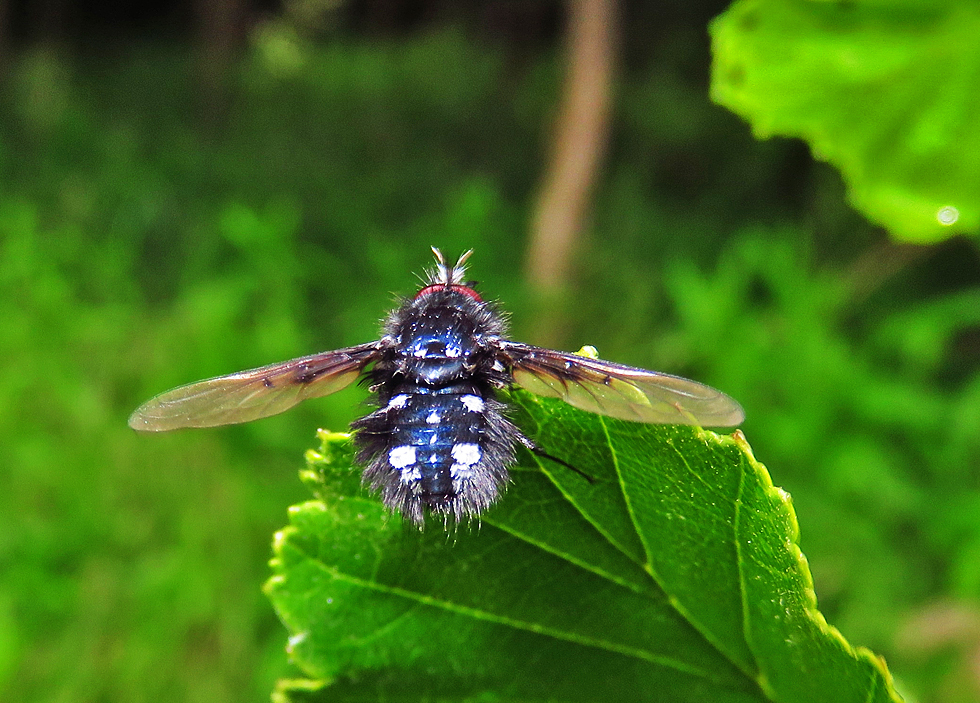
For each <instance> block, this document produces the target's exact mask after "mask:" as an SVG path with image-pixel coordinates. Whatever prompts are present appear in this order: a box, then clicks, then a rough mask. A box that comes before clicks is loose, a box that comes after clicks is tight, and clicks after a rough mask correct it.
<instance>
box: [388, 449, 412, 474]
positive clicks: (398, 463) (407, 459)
mask: <svg viewBox="0 0 980 703" xmlns="http://www.w3.org/2000/svg"><path fill="white" fill-rule="evenodd" d="M388 463H389V464H391V465H392V467H393V468H396V469H404V468H405V467H406V466H411V465H412V464H414V463H415V447H410V446H408V445H407V444H405V445H402V446H400V447H394V448H392V450H391V451H390V452H388Z"/></svg>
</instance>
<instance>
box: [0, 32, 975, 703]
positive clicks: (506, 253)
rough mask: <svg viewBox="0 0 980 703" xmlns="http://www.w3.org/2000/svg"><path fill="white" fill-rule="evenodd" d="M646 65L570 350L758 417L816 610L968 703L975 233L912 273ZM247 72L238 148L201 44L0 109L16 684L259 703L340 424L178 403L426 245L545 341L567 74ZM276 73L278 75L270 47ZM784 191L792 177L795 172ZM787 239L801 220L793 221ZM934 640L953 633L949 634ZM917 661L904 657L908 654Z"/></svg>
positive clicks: (333, 48) (4, 597) (60, 693)
mask: <svg viewBox="0 0 980 703" xmlns="http://www.w3.org/2000/svg"><path fill="white" fill-rule="evenodd" d="M696 51H697V47H696V46H693V45H691V44H690V43H686V42H685V41H678V42H676V43H670V42H667V43H666V44H664V45H658V46H655V47H652V48H651V59H650V63H649V67H644V68H642V69H637V70H636V71H633V72H630V73H627V74H626V75H624V76H623V78H622V81H621V83H620V85H619V86H618V88H619V91H618V95H619V102H618V108H617V110H618V111H617V114H616V119H615V129H614V133H613V135H612V148H611V153H610V160H609V163H608V166H607V169H606V171H605V173H604V175H603V180H602V183H601V184H600V187H599V189H598V192H597V200H596V205H595V208H594V215H593V226H592V234H591V236H590V238H589V239H588V241H587V242H586V243H585V245H584V248H583V251H582V252H581V255H582V256H581V259H580V265H579V275H578V278H577V280H576V281H574V282H573V284H572V285H571V286H570V287H569V299H568V309H569V310H572V311H574V315H573V316H571V317H569V319H568V322H567V325H566V329H565V337H566V340H567V345H566V346H567V348H569V349H576V348H578V347H579V346H580V345H581V344H583V343H592V344H595V345H596V346H598V348H599V350H600V352H601V353H602V355H603V357H604V358H609V359H614V360H617V361H622V362H626V363H635V364H638V365H642V366H646V367H650V368H659V369H663V370H667V371H671V372H675V373H683V374H686V375H690V376H693V377H695V378H697V379H698V380H702V381H705V382H708V383H711V384H712V385H716V386H718V387H721V388H723V389H724V390H725V391H727V392H729V393H730V394H732V395H734V396H735V397H737V398H738V399H739V400H741V401H742V402H743V404H744V405H745V407H746V409H747V412H748V417H749V419H748V421H747V422H746V424H745V432H746V434H747V436H748V438H749V440H750V441H751V443H752V445H753V447H754V449H755V451H756V454H757V456H758V457H759V459H760V460H761V461H763V462H764V463H765V464H767V465H768V466H769V469H770V471H771V473H772V476H773V480H774V481H775V483H776V484H777V485H781V486H783V487H785V488H787V489H789V490H790V492H791V493H792V494H793V497H794V501H795V505H796V508H797V513H798V515H799V520H800V525H801V531H802V546H803V549H804V551H805V553H806V554H807V556H808V558H809V560H810V564H811V568H812V570H813V573H814V577H815V581H816V590H817V595H818V597H819V598H820V599H821V601H820V605H821V610H822V612H823V613H824V614H825V615H826V616H827V617H828V620H829V621H830V622H831V623H832V624H834V625H837V626H838V627H840V629H841V630H842V631H843V633H844V634H845V635H846V636H847V637H848V639H849V640H850V641H851V642H852V643H854V644H856V645H866V646H869V647H871V648H872V649H873V650H875V651H876V652H878V653H881V654H883V655H884V656H885V657H886V658H887V659H888V661H889V665H890V668H891V670H892V671H893V673H894V674H895V675H896V678H897V679H898V681H899V683H900V684H902V685H903V686H904V687H906V688H907V690H909V691H911V692H913V693H915V694H916V696H917V697H918V698H919V699H920V700H927V701H929V700H935V701H944V702H945V701H950V702H953V701H968V700H974V699H975V698H976V696H977V689H976V688H975V687H976V685H977V682H976V679H975V678H972V676H973V675H972V674H971V673H970V669H969V666H968V662H969V657H970V656H971V654H972V652H974V651H975V650H976V648H977V647H980V632H977V631H974V630H971V629H970V628H969V627H966V628H965V629H964V628H961V631H959V634H957V635H956V636H955V637H946V638H943V637H942V636H939V637H933V640H929V636H930V633H929V631H928V628H926V626H925V625H924V624H923V621H922V620H921V618H919V615H920V614H921V613H923V612H925V611H926V610H927V609H928V608H929V607H933V606H935V605H936V604H940V605H941V604H943V603H949V602H954V603H957V604H958V605H957V607H958V608H959V610H958V611H957V612H962V611H964V610H965V611H966V612H976V610H977V609H978V607H977V603H978V600H980V560H978V559H977V558H976V555H977V554H980V505H978V499H977V495H978V493H977V490H978V488H980V486H978V483H980V472H978V470H977V466H978V453H980V452H978V449H980V447H978V441H980V440H978V433H977V432H976V427H977V426H978V420H980V376H978V373H977V370H978V360H980V354H978V352H977V349H976V344H975V340H976V336H975V331H976V329H977V319H976V317H977V314H976V311H977V310H978V309H980V306H978V305H977V303H978V302H980V300H978V296H980V292H978V287H977V285H978V280H980V275H978V272H980V266H978V265H977V256H976V251H975V250H974V248H973V247H972V245H968V244H963V243H954V244H952V245H949V246H947V247H945V248H942V249H937V250H934V251H933V250H921V251H916V252H912V253H909V252H907V251H906V250H898V249H896V248H895V247H894V246H893V245H891V244H890V243H889V242H888V240H887V237H886V236H885V235H884V234H883V233H881V232H877V231H875V230H873V229H871V228H870V227H868V226H867V225H866V224H864V223H863V222H862V221H861V220H860V219H859V218H858V217H857V216H856V215H855V214H854V213H853V212H851V211H850V210H849V208H848V207H847V206H846V205H845V204H844V200H843V189H842V187H841V184H840V183H839V182H838V180H837V179H836V177H835V176H834V174H833V173H832V172H830V170H829V169H827V168H823V167H815V168H812V169H803V170H802V171H801V170H800V169H799V168H798V167H797V164H799V162H800V153H801V150H800V148H799V146H797V145H794V144H789V143H784V142H767V143H762V144H756V143H754V142H753V141H752V139H751V137H750V136H749V135H748V134H747V130H746V129H745V128H744V127H743V126H742V125H741V124H740V123H739V121H738V120H737V119H736V118H734V117H732V116H730V115H728V114H726V113H725V112H724V111H723V110H721V109H719V108H717V107H714V106H711V105H710V103H709V102H708V101H707V98H706V96H705V92H706V90H705V88H704V86H703V85H701V84H700V83H698V81H697V80H696V79H695V80H692V79H691V78H690V76H689V75H688V73H687V71H686V69H685V68H684V66H685V63H684V62H685V61H689V60H690V58H691V55H692V53H694V52H696ZM278 55H279V54H277V53H275V52H271V53H270V52H268V51H265V52H263V51H256V52H254V53H253V55H252V56H251V57H250V58H249V60H248V61H247V62H246V63H245V64H243V65H242V67H241V71H240V74H238V76H237V78H236V81H235V89H234V91H233V100H232V102H231V104H230V107H229V110H228V113H227V115H226V116H225V119H224V121H222V122H221V125H220V127H218V126H215V125H211V126H210V127H208V126H202V125H200V124H199V123H198V121H197V120H196V119H195V115H196V111H195V105H196V104H197V103H196V100H197V98H196V96H195V93H194V89H193V84H192V83H191V80H190V77H191V76H192V75H193V71H192V66H191V64H190V63H189V59H188V57H187V55H185V54H184V53H183V52H182V51H179V50H175V49H173V48H170V47H166V46H152V45H140V46H138V47H135V48H133V49H132V50H131V51H128V52H127V51H121V50H114V51H106V52H105V53H104V54H102V55H88V56H85V57H80V58H77V59H75V60H73V61H71V62H68V61H64V60H61V59H59V58H58V56H56V55H54V54H50V53H33V54H27V55H25V56H24V57H23V58H22V59H21V60H20V61H19V62H18V64H17V65H16V66H15V67H14V70H13V74H12V75H11V77H10V79H9V80H10V87H11V90H10V91H9V98H8V100H6V101H4V102H3V103H2V105H0V134H2V135H3V139H2V140H0V193H2V197H0V320H2V324H0V355H2V358H3V359H4V364H3V366H2V370H0V446H3V447H4V449H5V456H6V460H5V461H4V462H3V464H2V466H3V469H2V474H0V476H2V480H3V484H4V485H5V487H6V488H5V490H4V491H3V492H0V534H2V535H3V536H2V538H0V539H2V542H0V544H2V547H0V563H2V567H3V568H2V569H0V697H2V698H3V699H4V700H23V701H27V700H32V701H54V700H72V701H90V700H91V701H94V700H126V701H142V700H147V701H164V700H190V701H194V700H202V701H203V700H207V701H219V702H220V701H242V700H266V699H267V696H268V692H269V691H270V690H271V689H272V687H273V682H274V681H275V680H276V679H277V678H278V677H280V676H283V675H285V674H286V673H287V671H288V669H287V665H286V659H285V655H284V653H283V646H284V640H285V632H284V630H283V629H282V627H281V626H280V625H279V623H278V622H277V621H276V619H275V617H274V615H273V614H272V611H271V608H270V606H269V604H268V602H267V601H266V600H265V599H264V597H263V596H262V595H261V592H260V586H261V584H262V582H263V581H264V580H265V578H266V576H267V575H268V571H267V568H266V564H265V562H266V559H267V557H268V556H269V554H270V550H269V538H270V535H271V534H272V532H273V531H274V530H275V529H276V528H278V527H279V526H281V525H282V524H283V523H284V521H285V509H286V506H288V505H290V504H292V503H296V502H299V501H301V500H304V499H305V498H306V497H308V492H307V491H306V490H305V489H304V487H303V486H302V485H301V484H300V482H299V481H298V480H297V479H296V469H298V468H299V466H300V465H301V463H302V451H303V449H305V448H306V447H308V446H310V445H311V444H312V443H313V441H314V440H313V432H314V430H315V429H316V428H317V427H318V426H322V427H329V428H334V429H341V428H344V427H345V426H346V424H347V422H349V420H350V419H351V418H352V417H354V416H355V415H356V414H357V413H358V412H360V411H361V408H359V407H358V402H359V400H360V399H361V398H362V397H363V391H361V390H359V389H350V390H348V391H344V392H343V393H341V394H338V395H337V396H336V397H332V398H329V399H325V400H322V401H315V402H310V403H307V404H305V405H304V406H302V407H300V408H297V409H296V410H295V411H293V412H291V413H289V414H288V415H285V416H281V417H277V418H273V419H269V420H265V421H262V422H258V423H252V424H249V425H246V426H242V427H233V428H226V429H220V430H213V431H206V432H186V433H178V434H174V435H169V436H152V437H146V436H137V435H135V434H134V433H132V432H131V431H130V430H129V429H128V428H127V427H126V424H125V421H126V416H127V414H128V413H129V411H131V410H132V409H133V408H134V407H135V406H136V405H137V404H138V403H139V402H141V401H142V400H145V399H146V398H148V397H149V396H150V395H152V394H153V393H156V392H159V391H162V390H165V389H167V388H169V387H171V386H174V385H177V384H180V383H183V382H188V381H192V380H197V379H200V378H205V377H207V376H210V375H216V374H221V373H227V372H230V371H234V370H237V369H241V368H247V367H250V366H255V365H259V364H262V363H266V362H271V361H276V360H280V359H285V358H289V357H292V356H298V355H301V354H305V353H309V352H312V351H316V350H319V349H326V348H335V347H342V346H345V345H349V344H354V343H357V342H361V341H365V340H368V339H371V338H373V337H374V335H375V334H376V326H377V320H378V318H379V317H380V316H381V314H382V313H383V312H384V311H385V310H386V309H387V308H388V307H389V305H390V303H391V292H392V291H398V292H401V293H403V294H404V293H407V292H410V291H411V290H412V288H413V286H414V279H413V277H412V272H413V271H418V270H419V269H420V268H421V267H422V266H424V265H427V264H428V260H429V253H428V246H429V245H430V244H436V245H438V246H441V247H442V248H443V250H444V251H446V252H447V254H450V255H452V254H454V253H456V252H459V251H461V250H462V249H464V248H467V247H474V248H475V249H476V250H477V253H476V255H475V256H474V259H473V261H472V265H473V268H472V271H473V273H474V275H475V276H476V277H477V278H478V279H480V280H482V281H484V282H485V284H484V286H483V289H484V290H485V291H486V292H487V293H488V295H489V296H490V297H494V298H500V299H501V300H503V301H504V302H505V304H506V307H507V308H508V309H509V310H511V311H512V313H513V327H514V329H515V337H518V338H523V339H529V340H532V341H533V338H534V329H535V322H534V320H535V317H534V310H533V309H532V307H531V303H530V302H529V300H528V298H527V296H526V293H525V291H524V289H523V286H522V271H521V265H522V259H521V257H522V252H523V249H524V246H523V242H524V238H525V230H526V228H527V223H528V219H529V215H528V213H529V210H530V204H531V202H532V200H533V196H534V190H535V186H536V183H537V177H538V171H539V169H540V168H541V164H542V162H543V159H544V154H545V153H546V149H545V143H544V137H545V134H546V127H547V124H548V116H549V115H550V112H551V110H552V106H553V104H554V96H555V95H556V94H557V90H558V87H557V86H558V77H559V63H558V61H557V58H556V57H548V56H546V57H543V58H540V59H535V60H534V61H532V62H530V63H528V64H526V65H523V66H519V67H516V68H515V66H513V65H511V64H509V63H508V62H507V61H506V60H505V57H504V56H503V55H502V53H501V52H499V51H497V50H494V49H492V48H488V47H486V46H482V45H480V44H479V43H477V42H473V41H470V40H468V39H467V38H465V37H464V36H462V35H460V34H458V33H453V32H447V33H440V34H435V35H430V36H419V37H416V38H414V39H412V40H411V41H403V42H381V41H375V42H360V43H353V42H349V43H348V42H342V41H338V42H336V43H334V44H331V45H329V46H326V47H323V48H315V47H312V46H306V45H303V44H300V43H297V44H295V45H290V48H289V54H288V56H289V60H288V61H287V62H285V64H283V63H282V62H279V63H276V62H275V56H278ZM270 56H271V57H272V58H271V59H270ZM787 181H789V182H790V183H791V185H789V186H788V185H787ZM789 223H792V224H789ZM930 641H932V642H933V644H932V645H928V646H923V643H928V642H930ZM907 642H913V643H914V646H913V645H909V644H906V643H907Z"/></svg>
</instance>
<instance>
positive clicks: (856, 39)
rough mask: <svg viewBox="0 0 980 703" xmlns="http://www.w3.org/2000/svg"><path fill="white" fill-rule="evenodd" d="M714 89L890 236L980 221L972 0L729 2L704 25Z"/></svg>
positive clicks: (979, 116)
mask: <svg viewBox="0 0 980 703" xmlns="http://www.w3.org/2000/svg"><path fill="white" fill-rule="evenodd" d="M711 34H712V47H713V52H714V66H713V69H712V86H711V95H712V98H713V99H714V100H715V101H716V102H718V103H720V104H721V105H724V106H725V107H727V108H729V109H730V110H732V111H733V112H735V113H737V114H739V115H741V116H742V117H744V118H745V119H747V120H748V121H749V122H751V123H752V126H753V130H754V131H755V133H756V135H757V136H759V137H762V138H765V137H769V136H773V135H783V136H790V137H800V138H802V139H804V140H806V141H807V142H809V143H810V146H811V148H812V150H813V153H814V155H815V156H816V157H817V158H820V159H823V160H826V161H829V162H830V163H831V164H833V165H834V166H836V167H837V168H839V169H840V171H841V173H842V174H843V177H844V180H845V181H846V182H847V185H848V190H849V196H850V199H851V202H852V203H853V204H854V206H855V207H857V208H858V209H859V210H861V211H862V212H864V214H865V215H867V216H868V217H869V218H870V219H871V220H873V221H875V222H877V223H880V224H882V225H884V226H885V227H887V228H888V229H889V230H890V231H891V232H892V233H893V234H894V235H895V236H896V237H898V238H901V239H905V240H909V241H914V242H931V241H937V240H941V239H944V238H947V237H950V236H952V235H953V234H956V233H960V232H970V233H974V234H975V233H976V232H977V230H978V228H980V156H978V154H980V111H978V110H977V109H976V107H977V95H978V94H980V70H978V69H980V43H978V42H977V41H976V37H977V36H980V5H977V3H975V2H967V1H966V0H935V1H933V0H851V1H848V2H830V1H815V0H738V1H737V2H735V3H733V4H732V5H731V7H729V9H728V10H727V11H726V12H725V13H723V14H722V15H721V16H720V17H718V18H717V19H716V20H715V21H714V22H713V23H712V25H711Z"/></svg>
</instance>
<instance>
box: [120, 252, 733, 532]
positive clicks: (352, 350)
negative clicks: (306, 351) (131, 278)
mask: <svg viewBox="0 0 980 703" xmlns="http://www.w3.org/2000/svg"><path fill="white" fill-rule="evenodd" d="M432 252H433V254H434V255H435V266H434V267H433V268H432V269H430V270H429V271H427V273H426V276H425V278H424V279H423V284H422V287H421V288H420V289H419V291H418V292H417V293H416V294H415V295H414V296H412V297H410V298H406V299H404V300H403V301H402V302H401V303H400V304H399V305H398V307H396V308H395V309H394V310H393V311H392V312H391V313H389V314H388V316H387V318H386V319H385V321H384V323H383V324H382V330H381V338H380V339H378V340H375V341H373V342H367V343H365V344H360V345H357V346H354V347H348V348H346V349H337V350H335V351H327V352H320V353H318V354H313V355H310V356H304V357H301V358H298V359H293V360H291V361H285V362H281V363H277V364H271V365H269V366H263V367H260V368H256V369H251V370H249V371H240V372H238V373H233V374H230V375H227V376H219V377H218V378H212V379H209V380H206V381H198V382H196V383H191V384H189V385H186V386H180V387H179V388H175V389H173V390H170V391H167V392H166V393H162V394H161V395H158V396H156V397H155V398H152V399H151V400H149V401H147V402H146V403H144V404H143V405H141V406H140V407H139V408H138V409H137V410H136V411H135V412H134V413H133V414H132V416H130V418H129V425H130V427H132V428H134V429H136V430H141V431H147V432H161V431H168V430H175V429H180V428H185V427H215V426H218V425H228V424H235V423H241V422H249V421H251V420H257V419H259V418H263V417H269V416H270V415H275V414H277V413H280V412H283V411H284V410H287V409H289V408H291V407H293V406H294V405H296V404H297V403H299V402H301V401H303V400H306V399H307V398H318V397H321V396H325V395H329V394H331V393H334V392H336V391H339V390H340V389H342V388H345V387H347V386H348V385H350V384H351V383H353V382H354V381H356V380H357V379H358V378H366V379H367V380H368V382H369V384H370V389H371V392H372V393H373V396H374V401H375V409H374V410H373V411H372V412H371V413H369V414H368V415H365V416H364V417H362V418H360V419H358V420H356V421H355V422H354V423H353V425H352V427H353V429H354V442H355V446H356V450H357V454H356V457H357V461H358V462H359V463H360V464H361V465H363V467H364V472H363V482H364V484H365V485H367V486H368V487H369V488H370V489H372V490H373V491H375V492H377V493H378V494H380V496H381V499H382V500H383V501H384V504H385V505H386V506H387V507H388V508H389V509H390V510H392V511H395V512H399V513H401V514H402V515H404V516H405V517H406V518H407V519H409V520H411V521H413V522H415V523H416V524H418V525H422V524H423V523H424V519H425V514H426V513H427V512H429V513H434V514H436V515H440V516H442V517H444V518H445V519H446V520H448V519H455V520H457V521H458V520H461V519H464V518H471V517H477V516H479V515H480V514H482V513H483V512H484V511H486V510H487V509H488V508H489V507H490V506H491V505H493V503H494V502H496V501H497V499H498V498H499V497H500V494H501V492H502V491H503V489H504V487H505V486H506V485H507V483H508V481H509V474H508V467H509V466H511V465H512V464H513V463H514V461H515V457H516V452H515V449H516V447H517V446H518V445H523V446H525V447H527V448H528V449H531V450H532V451H536V452H538V453H539V454H543V452H541V451H540V450H539V449H538V448H537V447H536V446H535V445H534V443H533V442H532V441H531V440H530V439H528V438H527V437H525V436H524V434H523V433H522V432H521V431H520V429H519V428H518V427H517V426H516V425H514V423H513V422H511V421H510V420H509V419H508V418H507V416H506V414H505V409H506V408H505V405H504V403H502V402H501V401H500V400H499V399H498V397H497V394H498V391H500V390H501V389H503V388H507V387H509V386H511V385H517V386H520V387H522V388H524V389H526V390H528V391H530V392H531V393H535V394H538V395H541V396H547V397H552V398H559V399H561V400H563V401H565V402H566V403H569V404H571V405H573V406H575V407H577V408H580V409H582V410H587V411H589V412H593V413H598V414H600V415H606V416H609V417H615V418H620V419H624V420H630V421H633V422H643V423H654V424H683V425H701V426H705V427H735V426H737V425H739V424H741V422H742V420H743V419H744V413H743V411H742V408H741V407H740V406H739V404H738V403H737V402H736V401H735V400H734V399H732V398H730V397H729V396H727V395H725V394H724V393H722V392H721V391H718V390H715V389H714V388H711V387H709V386H706V385H703V384H701V383H698V382H696V381H691V380H689V379H686V378H681V377H679V376H672V375H670V374H665V373H659V372H656V371H647V370H644V369H640V368H635V367H632V366H624V365H622V364H616V363H613V362H609V361H603V360H601V359H596V358H591V357H590V356H585V355H580V354H570V353H567V352H561V351H556V350H554V349H545V348H543V347H536V346H533V345H530V344H523V343H521V342H515V341H512V340H510V339H508V338H507V327H506V324H505V321H504V318H503V316H502V314H501V313H500V311H499V310H498V308H497V305H496V304H495V303H493V302H488V301H485V300H484V299H483V298H482V297H481V295H480V294H479V293H478V292H477V290H476V286H475V284H474V283H472V282H468V281H467V280H466V267H465V264H466V262H467V260H468V259H469V257H470V255H471V254H472V250H470V251H467V252H465V253H464V254H463V255H462V256H460V257H459V259H458V260H457V261H456V263H455V264H454V265H452V266H450V265H448V264H447V263H446V260H445V259H444V258H443V256H442V253H441V252H440V251H439V250H438V249H436V248H434V247H433V249H432ZM543 455H544V456H548V458H551V459H555V460H557V461H559V462H560V463H562V464H564V465H565V466H568V467H569V468H571V469H573V470H575V471H578V469H575V467H574V466H571V465H570V464H568V463H566V462H564V461H562V460H561V459H556V458H555V457H551V456H550V455H546V454H543ZM579 473H582V472H580V471H579ZM583 475H585V474H583ZM586 478H588V477H587V476H586Z"/></svg>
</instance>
